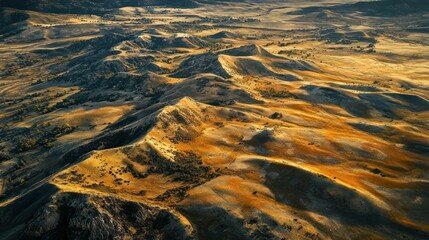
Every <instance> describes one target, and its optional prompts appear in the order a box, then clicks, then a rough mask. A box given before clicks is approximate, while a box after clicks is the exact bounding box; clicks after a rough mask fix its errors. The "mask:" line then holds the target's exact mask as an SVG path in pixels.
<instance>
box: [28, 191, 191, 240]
mask: <svg viewBox="0 0 429 240" xmlns="http://www.w3.org/2000/svg"><path fill="white" fill-rule="evenodd" d="M39 238H43V239H76V240H77V239H127V238H133V239H135V238H142V239H173V238H174V239H194V238H195V236H194V235H193V230H192V226H190V225H186V224H185V223H183V222H182V220H181V216H176V215H174V213H172V212H170V211H168V210H166V209H161V208H159V207H152V206H149V205H145V204H142V203H137V202H132V201H126V200H121V199H118V198H115V197H108V196H101V195H92V194H80V193H67V192H61V193H58V194H56V195H54V196H53V197H52V200H51V201H50V202H49V203H47V204H46V205H45V206H43V207H42V208H40V209H39V210H38V211H37V213H36V215H35V217H34V219H32V220H31V221H30V222H29V224H28V226H27V228H26V230H25V235H24V236H23V237H22V239H39Z"/></svg>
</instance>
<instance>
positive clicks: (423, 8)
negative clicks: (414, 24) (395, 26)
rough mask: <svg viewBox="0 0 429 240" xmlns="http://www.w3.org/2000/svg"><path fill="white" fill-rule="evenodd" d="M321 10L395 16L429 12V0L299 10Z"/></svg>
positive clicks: (368, 2) (304, 12)
mask: <svg viewBox="0 0 429 240" xmlns="http://www.w3.org/2000/svg"><path fill="white" fill-rule="evenodd" d="M321 10H331V11H335V12H342V13H350V12H361V13H363V14H364V15H367V16H381V17H388V16H391V17H394V16H402V15H408V14H412V13H422V12H429V1H428V0H380V1H362V2H357V3H353V4H342V5H336V6H333V7H309V8H304V9H303V10H301V11H298V12H297V13H298V14H307V13H312V12H318V11H321Z"/></svg>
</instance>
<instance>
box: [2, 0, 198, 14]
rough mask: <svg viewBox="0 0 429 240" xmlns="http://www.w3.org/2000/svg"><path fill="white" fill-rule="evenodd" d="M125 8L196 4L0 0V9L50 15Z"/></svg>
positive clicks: (180, 0)
mask: <svg viewBox="0 0 429 240" xmlns="http://www.w3.org/2000/svg"><path fill="white" fill-rule="evenodd" d="M126 6H131V7H137V6H169V7H180V8H189V7H195V6H197V4H196V2H194V1H193V0H13V1H10V0H0V7H9V8H16V9H23V10H33V11H39V12H52V13H96V12H105V11H108V10H109V9H113V8H120V7H126Z"/></svg>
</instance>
